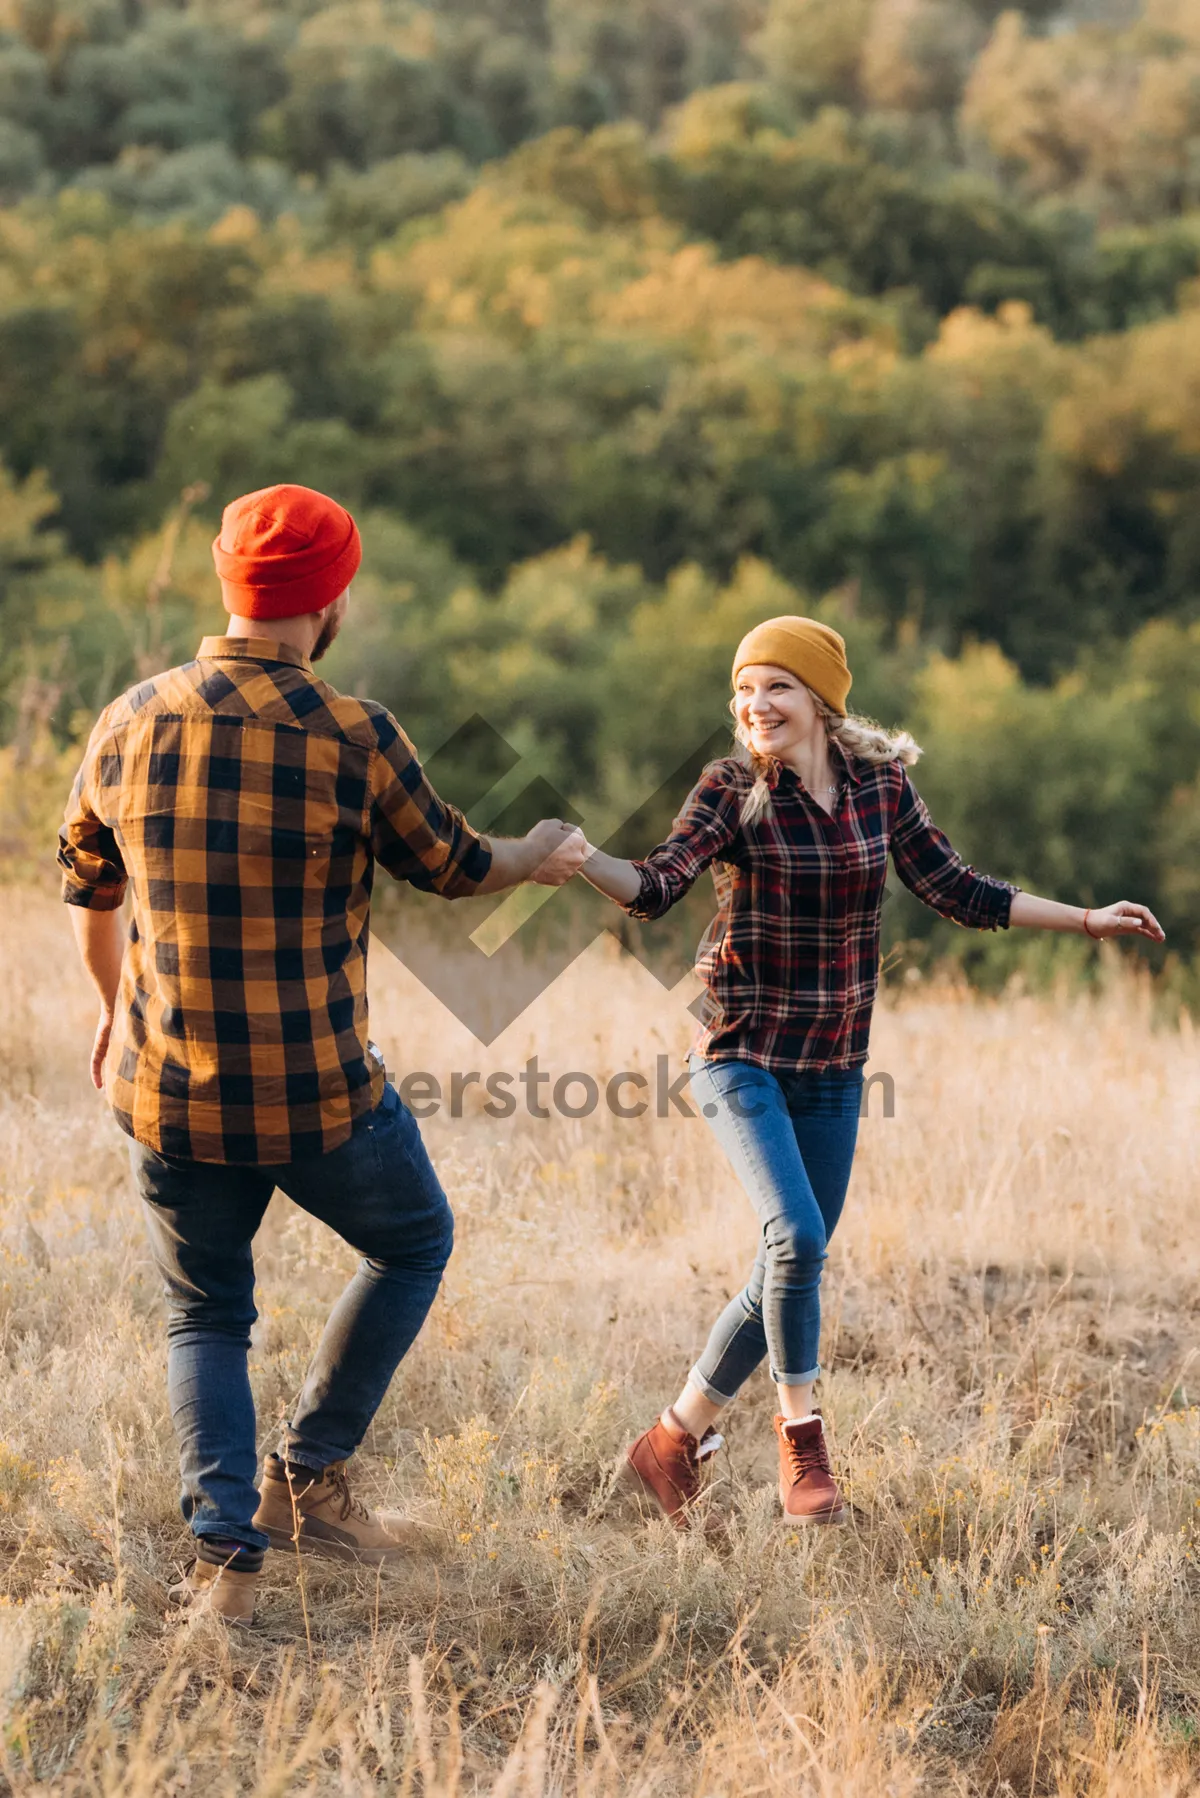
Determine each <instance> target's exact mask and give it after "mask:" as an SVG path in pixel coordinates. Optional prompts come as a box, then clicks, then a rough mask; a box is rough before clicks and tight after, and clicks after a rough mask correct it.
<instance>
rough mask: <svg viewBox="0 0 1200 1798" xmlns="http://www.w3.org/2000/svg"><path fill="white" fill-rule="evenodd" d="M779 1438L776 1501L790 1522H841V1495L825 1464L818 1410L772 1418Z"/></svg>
mask: <svg viewBox="0 0 1200 1798" xmlns="http://www.w3.org/2000/svg"><path fill="white" fill-rule="evenodd" d="M775 1434H776V1435H777V1436H778V1438H779V1500H780V1503H781V1504H782V1506H783V1514H784V1516H785V1517H786V1518H787V1519H788V1521H789V1522H790V1523H841V1522H842V1520H843V1519H844V1517H845V1515H846V1507H845V1505H844V1504H843V1502H842V1495H841V1493H840V1492H839V1491H838V1488H837V1483H836V1481H835V1480H834V1477H833V1474H832V1472H831V1471H830V1466H829V1450H828V1448H827V1446H826V1443H825V1425H824V1424H823V1423H822V1421H821V1413H820V1412H819V1411H814V1412H813V1414H812V1416H811V1417H805V1418H796V1419H793V1420H792V1421H791V1422H790V1423H789V1422H788V1420H787V1418H786V1417H777V1418H776V1419H775Z"/></svg>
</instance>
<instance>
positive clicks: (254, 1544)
mask: <svg viewBox="0 0 1200 1798" xmlns="http://www.w3.org/2000/svg"><path fill="white" fill-rule="evenodd" d="M191 1527H192V1535H193V1536H194V1537H195V1539H196V1541H197V1542H198V1543H199V1542H204V1541H205V1540H206V1539H207V1538H208V1537H210V1536H215V1537H216V1538H217V1540H218V1541H220V1542H236V1543H237V1544H238V1545H239V1547H241V1548H244V1549H246V1550H247V1551H248V1552H249V1553H250V1554H265V1553H266V1551H267V1549H268V1548H270V1546H271V1538H270V1536H268V1535H265V1534H264V1533H263V1531H262V1530H256V1529H255V1527H254V1525H253V1524H252V1523H209V1522H204V1523H193V1524H192V1526H191ZM209 1558H210V1557H209V1556H207V1555H206V1556H204V1559H205V1560H208V1559H209Z"/></svg>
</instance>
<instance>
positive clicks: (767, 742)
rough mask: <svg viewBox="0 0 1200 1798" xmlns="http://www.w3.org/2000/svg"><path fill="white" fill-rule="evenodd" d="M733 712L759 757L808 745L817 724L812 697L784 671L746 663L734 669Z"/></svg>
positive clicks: (800, 682) (780, 754)
mask: <svg viewBox="0 0 1200 1798" xmlns="http://www.w3.org/2000/svg"><path fill="white" fill-rule="evenodd" d="M734 712H735V716H736V718H737V721H738V723H739V724H740V725H741V726H742V727H743V728H744V730H745V731H746V733H747V736H748V738H749V742H750V747H751V749H753V750H756V751H757V752H758V754H760V755H778V756H783V755H786V753H787V751H788V750H789V749H794V748H796V747H797V746H798V745H799V744H801V743H805V742H807V741H809V739H810V738H811V736H812V731H813V726H814V725H815V724H816V723H817V721H818V713H817V708H816V706H815V705H814V704H813V701H812V694H811V693H810V692H809V690H808V688H807V687H806V686H805V685H804V683H803V681H800V680H797V678H796V676H795V675H794V674H789V672H788V670H787V669H786V668H775V667H773V666H772V665H771V664H770V663H769V662H750V663H748V664H747V665H746V667H745V668H739V669H738V677H737V684H736V686H735V687H734Z"/></svg>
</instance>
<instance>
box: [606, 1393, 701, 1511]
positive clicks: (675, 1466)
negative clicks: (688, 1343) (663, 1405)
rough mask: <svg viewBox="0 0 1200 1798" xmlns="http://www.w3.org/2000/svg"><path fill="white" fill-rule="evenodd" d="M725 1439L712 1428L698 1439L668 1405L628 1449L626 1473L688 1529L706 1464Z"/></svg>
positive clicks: (659, 1506) (661, 1507) (630, 1479)
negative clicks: (660, 1415)
mask: <svg viewBox="0 0 1200 1798" xmlns="http://www.w3.org/2000/svg"><path fill="white" fill-rule="evenodd" d="M723 1440H724V1439H723V1437H721V1436H720V1435H718V1433H717V1432H716V1430H708V1431H706V1432H705V1434H704V1436H703V1437H702V1438H701V1439H700V1440H699V1441H697V1439H696V1437H695V1436H693V1435H692V1434H691V1432H690V1431H688V1430H686V1429H684V1427H683V1425H682V1424H681V1423H680V1421H679V1419H678V1418H677V1417H676V1415H675V1411H674V1409H673V1407H672V1406H670V1405H668V1406H667V1409H666V1411H665V1412H664V1413H663V1416H662V1417H660V1418H659V1419H658V1420H657V1422H655V1423H653V1424H651V1426H650V1428H649V1429H648V1430H643V1431H642V1434H641V1435H640V1436H639V1437H638V1439H637V1441H636V1442H634V1443H632V1444H631V1445H630V1447H629V1448H627V1449H626V1451H625V1473H626V1476H627V1478H628V1480H629V1482H630V1483H631V1484H633V1485H635V1486H637V1487H639V1488H640V1489H641V1491H643V1492H644V1493H645V1494H646V1495H647V1497H649V1498H652V1499H653V1500H654V1502H655V1504H656V1505H657V1506H658V1508H659V1510H660V1511H662V1513H663V1515H664V1516H665V1517H668V1518H669V1519H670V1520H671V1522H672V1523H673V1524H674V1525H675V1527H676V1529H680V1530H685V1529H686V1528H687V1527H688V1522H689V1512H690V1507H691V1506H693V1505H694V1504H695V1502H696V1500H697V1499H698V1498H699V1496H700V1494H701V1492H702V1491H703V1489H704V1470H703V1464H704V1462H705V1461H706V1460H707V1459H708V1457H709V1455H711V1454H713V1453H714V1452H715V1451H716V1450H717V1449H718V1448H720V1446H721V1443H722V1441H723Z"/></svg>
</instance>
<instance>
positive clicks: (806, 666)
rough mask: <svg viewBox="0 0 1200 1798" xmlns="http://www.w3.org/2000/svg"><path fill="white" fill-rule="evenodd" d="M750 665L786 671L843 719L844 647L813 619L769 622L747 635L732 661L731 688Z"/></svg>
mask: <svg viewBox="0 0 1200 1798" xmlns="http://www.w3.org/2000/svg"><path fill="white" fill-rule="evenodd" d="M752 662H769V663H770V664H771V665H772V666H773V667H775V668H786V669H787V671H788V673H789V674H794V675H795V676H796V679H797V680H802V681H803V682H804V684H805V686H806V687H811V689H812V691H813V692H814V693H815V694H816V695H817V696H818V698H820V699H823V700H824V701H825V704H826V705H827V706H829V708H830V709H831V710H832V711H834V712H836V713H837V714H838V716H839V718H844V717H845V716H846V695H847V693H849V691H850V678H851V676H850V670H849V668H848V667H847V666H846V643H845V639H844V638H842V637H840V636H839V635H838V633H837V632H836V631H835V630H831V629H830V627H829V625H827V624H820V623H819V622H818V621H817V619H815V618H789V617H784V618H768V619H767V620H766V622H765V623H763V624H756V625H755V626H754V629H753V630H751V631H747V633H746V635H745V636H744V637H743V638H742V640H741V642H740V643H739V644H738V646H737V654H736V655H735V656H734V658H733V684H734V686H735V687H736V686H737V677H738V674H739V672H740V671H741V669H743V668H745V667H747V666H748V665H749V664H750V663H752Z"/></svg>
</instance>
